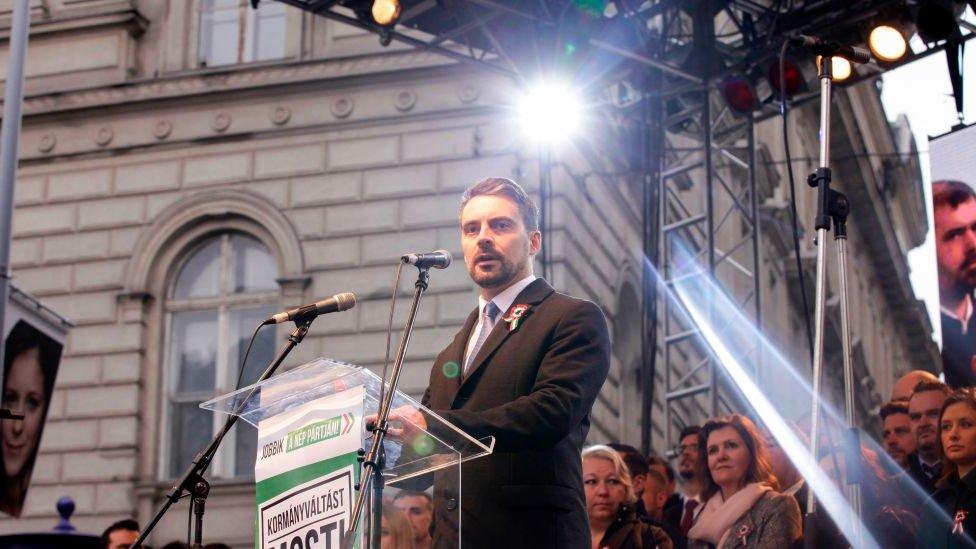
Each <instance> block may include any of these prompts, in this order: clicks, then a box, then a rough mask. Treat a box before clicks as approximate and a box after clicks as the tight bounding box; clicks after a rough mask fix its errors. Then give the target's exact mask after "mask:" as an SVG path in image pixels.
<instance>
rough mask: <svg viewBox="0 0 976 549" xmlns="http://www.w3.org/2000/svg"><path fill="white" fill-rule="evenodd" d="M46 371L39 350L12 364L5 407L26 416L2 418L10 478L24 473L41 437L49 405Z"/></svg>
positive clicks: (5, 462) (6, 469) (0, 426)
mask: <svg viewBox="0 0 976 549" xmlns="http://www.w3.org/2000/svg"><path fill="white" fill-rule="evenodd" d="M45 405H46V398H45V395H44V373H43V372H42V371H41V364H40V360H39V354H38V350H37V349H28V350H27V351H24V352H22V353H21V354H19V355H18V356H17V357H16V358H14V359H13V361H11V363H10V371H9V372H7V377H6V380H5V386H4V389H3V407H4V408H6V409H8V410H12V411H15V412H19V413H22V414H24V419H22V420H13V419H4V420H2V421H0V436H2V444H0V447H2V451H3V467H4V473H5V474H6V476H7V477H8V478H10V477H16V476H18V475H20V474H22V473H23V472H24V466H25V465H27V462H28V461H29V460H30V457H31V456H32V455H33V454H34V451H35V450H36V448H37V444H38V442H39V440H40V435H41V427H42V426H43V424H44V410H45V408H46V406H45Z"/></svg>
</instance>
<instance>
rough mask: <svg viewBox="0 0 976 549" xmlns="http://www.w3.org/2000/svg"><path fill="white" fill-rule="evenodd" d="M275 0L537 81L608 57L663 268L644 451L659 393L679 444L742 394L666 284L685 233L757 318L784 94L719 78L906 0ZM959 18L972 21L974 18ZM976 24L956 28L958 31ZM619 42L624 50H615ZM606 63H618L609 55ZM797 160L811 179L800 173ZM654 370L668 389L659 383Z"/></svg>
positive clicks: (752, 68)
mask: <svg viewBox="0 0 976 549" xmlns="http://www.w3.org/2000/svg"><path fill="white" fill-rule="evenodd" d="M278 1H279V2H282V3H285V4H288V5H291V6H295V7H298V8H300V9H302V10H305V11H307V12H310V13H314V14H316V15H319V16H322V17H326V18H328V19H332V20H335V21H339V22H342V23H346V24H349V25H353V26H356V27H359V28H361V29H365V30H368V31H371V32H374V33H376V34H377V35H378V36H379V38H380V40H381V42H382V43H389V42H391V41H397V42H402V43H406V44H408V45H411V46H413V47H415V48H419V49H423V50H426V51H431V52H436V53H439V54H442V55H444V56H446V57H448V58H450V59H453V60H456V61H460V62H463V63H471V64H474V65H476V66H479V67H482V68H485V69H488V70H491V71H494V72H496V73H500V74H503V75H507V76H510V77H512V78H514V79H516V80H517V81H519V82H521V83H526V82H529V81H531V80H532V77H533V76H535V75H536V73H537V72H538V71H539V68H540V67H546V69H547V70H551V69H554V68H555V69H563V70H569V71H575V72H576V73H580V72H584V73H585V71H587V70H588V69H592V68H593V67H594V65H599V66H600V68H601V69H602V70H601V74H604V76H603V81H602V82H601V83H600V85H599V86H597V87H598V88H600V90H601V93H603V94H604V96H605V97H606V96H607V95H611V96H614V97H613V98H611V99H610V100H605V101H603V102H602V104H603V108H604V109H606V112H605V113H604V114H606V116H605V119H606V120H609V121H611V125H613V126H615V128H616V129H614V130H612V133H613V135H616V136H618V137H620V138H621V139H625V140H629V141H631V142H629V143H623V144H622V146H621V147H618V149H620V150H626V151H627V152H625V153H618V154H619V155H620V156H621V158H616V159H611V162H609V164H612V165H616V166H618V167H621V166H622V167H621V175H625V176H626V177H624V179H627V180H628V181H630V183H632V184H634V185H635V186H637V187H639V189H640V190H639V192H640V194H641V195H642V196H643V220H642V223H643V225H644V226H643V228H642V229H643V231H642V232H643V240H644V253H645V255H646V257H647V258H648V259H650V261H651V263H652V264H653V265H655V267H656V271H657V273H653V272H650V271H648V270H646V271H648V272H645V281H644V288H643V289H644V292H643V304H642V306H643V318H644V325H643V327H642V328H643V329H642V333H643V334H645V337H644V338H643V346H644V348H643V349H642V353H641V354H642V357H643V360H642V366H641V371H640V374H641V375H640V377H639V379H640V383H641V385H642V387H641V394H642V396H643V401H644V406H643V417H642V426H641V429H642V437H641V438H642V440H641V445H642V449H643V450H645V451H647V450H649V449H650V447H651V435H652V417H651V413H652V409H653V408H654V407H653V406H652V403H654V402H655V401H656V402H657V403H658V404H659V405H660V407H661V408H663V413H664V415H665V418H664V425H659V427H661V428H662V429H663V432H662V434H663V436H664V437H665V439H666V440H665V447H667V448H673V447H674V445H675V443H676V442H677V441H676V440H675V435H676V434H677V432H678V431H679V430H680V428H681V427H682V426H684V425H687V424H692V423H698V422H700V421H702V420H703V419H705V418H707V417H709V416H712V415H715V414H716V413H720V412H722V411H725V410H729V409H741V406H740V405H739V403H737V402H736V398H737V397H736V395H735V394H734V392H733V391H732V390H731V388H730V387H724V386H723V385H724V384H723V383H722V381H721V377H720V376H719V375H718V371H717V370H716V368H715V365H714V363H713V361H712V360H710V358H709V357H710V355H709V352H708V350H707V348H706V346H705V345H704V342H703V341H702V340H701V338H700V337H699V335H698V333H697V332H696V331H695V329H694V328H693V326H691V325H690V323H688V322H687V321H685V320H684V318H683V315H682V314H681V313H680V311H678V310H676V304H675V303H674V302H673V301H671V300H669V299H666V298H664V296H665V295H666V292H663V291H662V290H663V289H664V288H665V287H671V286H672V285H673V284H674V282H675V281H676V280H678V279H679V278H680V277H682V276H689V274H688V272H687V271H683V270H682V265H679V264H678V262H677V261H676V254H675V250H676V247H677V246H679V245H681V246H685V247H687V249H689V250H690V251H691V253H692V255H694V256H695V257H696V258H697V259H698V260H699V263H700V264H701V265H705V266H707V273H708V274H710V275H712V276H714V278H715V279H716V280H717V281H718V282H719V284H720V285H721V286H722V287H723V288H724V291H725V292H726V293H727V295H728V296H729V297H730V299H732V300H733V301H734V302H736V303H738V304H739V305H740V307H741V309H742V310H743V311H744V312H745V313H746V314H747V315H748V316H749V317H750V318H751V319H752V320H754V321H755V322H756V323H757V324H759V323H760V321H761V315H760V311H761V303H762V301H761V297H762V296H761V295H760V282H759V277H758V273H759V265H760V257H759V256H760V247H759V244H760V242H759V238H760V227H759V216H758V204H757V202H758V197H757V187H756V175H757V173H756V143H755V138H754V128H755V124H756V123H757V122H758V121H760V120H762V119H764V118H768V117H770V116H775V115H776V114H777V113H778V106H777V104H776V101H775V97H770V96H767V97H765V98H761V99H762V101H761V103H760V104H758V105H756V108H755V110H754V111H753V112H752V113H748V114H743V113H740V112H736V111H733V110H731V109H730V108H729V107H728V106H727V103H726V102H725V100H723V97H722V93H721V87H722V83H723V82H724V81H725V80H726V78H727V77H729V76H730V75H742V74H750V73H755V72H756V71H759V70H763V71H765V70H766V69H768V67H769V64H770V63H773V62H774V60H775V58H776V54H777V53H778V51H779V47H780V45H781V43H782V41H783V37H784V36H786V35H789V34H794V33H804V34H810V35H815V36H820V37H824V38H831V39H836V40H845V41H849V42H853V43H856V42H859V41H862V38H863V36H862V35H861V34H859V33H863V27H864V26H865V25H866V24H867V23H868V22H869V20H870V19H871V18H874V17H878V16H881V15H884V14H886V13H888V11H886V10H891V9H893V7H898V6H903V5H906V2H904V1H896V0H864V1H859V2H853V3H852V2H850V1H849V0H807V1H804V0H766V1H762V0H648V1H638V0H634V1H616V2H604V1H599V0H575V1H570V0H535V1H517V0H404V1H402V2H401V4H402V12H401V14H400V16H399V19H398V21H397V23H396V24H395V26H392V27H382V26H380V25H377V24H376V23H374V22H372V21H371V19H370V16H369V15H368V11H369V5H370V2H369V1H364V0H278ZM252 3H253V4H257V3H258V2H257V1H256V0H252ZM960 26H961V28H962V29H966V30H968V31H973V28H972V26H971V25H969V24H968V23H965V22H961V23H960ZM858 36H862V38H858ZM972 36H973V33H972V32H969V33H967V34H966V35H965V36H961V35H960V38H961V40H960V42H961V41H965V40H967V39H968V38H970V37H972ZM945 47H946V42H945V41H944V42H941V43H938V44H932V45H930V46H929V47H928V50H927V51H924V52H915V53H912V54H910V55H909V56H908V57H907V58H905V59H904V60H902V61H900V62H897V63H890V64H887V65H884V66H880V65H877V64H872V65H867V66H864V67H862V68H861V69H860V70H861V72H860V74H859V75H857V76H856V77H854V78H852V79H851V80H850V81H849V83H854V82H857V81H859V80H863V79H867V78H874V77H876V76H878V75H879V74H881V73H882V72H884V71H885V70H887V69H889V68H892V67H895V66H898V65H900V64H904V63H907V62H910V61H911V60H914V59H917V58H919V57H922V56H925V55H929V54H931V53H935V52H938V51H941V50H942V49H944V48H945ZM610 58H612V59H613V60H614V62H613V63H607V62H606V61H607V59H610ZM587 59H589V61H587ZM595 59H596V60H595ZM601 63H602V64H601ZM608 65H609V66H612V67H613V68H611V69H609V70H607V69H606V66H608ZM816 94H817V90H816V89H813V90H811V91H807V92H805V93H799V94H797V95H795V96H794V97H793V99H792V102H793V103H794V104H798V103H801V102H805V101H807V100H809V99H812V98H815V97H816V96H817V95H816ZM767 95H768V94H767ZM601 152H602V151H601ZM797 175H798V180H799V181H801V182H802V181H803V176H804V175H805V174H797ZM801 221H803V220H801ZM658 275H660V277H661V278H660V279H658V278H657V276H658ZM690 276H700V275H697V274H692V275H690ZM659 280H663V283H662V284H663V285H659ZM809 283H810V284H812V281H810V282H809ZM757 344H758V342H757ZM760 360H761V359H760V358H759V357H758V350H756V354H754V355H753V356H752V358H749V357H747V358H746V360H745V362H746V363H747V364H749V365H751V366H753V367H754V368H755V369H756V372H755V373H756V374H757V375H758V376H759V377H760V379H761V371H760V370H761V365H760ZM655 380H657V381H658V382H659V383H662V385H661V386H662V387H663V394H655V393H654V384H655Z"/></svg>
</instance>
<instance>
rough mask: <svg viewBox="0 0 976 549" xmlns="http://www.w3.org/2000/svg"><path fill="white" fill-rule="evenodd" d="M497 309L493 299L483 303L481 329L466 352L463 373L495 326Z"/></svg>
mask: <svg viewBox="0 0 976 549" xmlns="http://www.w3.org/2000/svg"><path fill="white" fill-rule="evenodd" d="M498 313H499V309H498V305H495V302H494V301H489V302H488V304H487V305H485V314H484V320H483V322H482V323H481V331H480V332H478V340H477V341H475V342H474V347H472V348H471V352H470V353H469V354H468V359H467V360H466V361H465V362H464V374H465V375H467V373H468V369H470V368H471V365H472V364H474V357H476V356H478V351H480V350H481V346H482V345H484V344H485V340H486V339H488V334H490V333H491V329H492V328H494V327H495V317H497V316H498Z"/></svg>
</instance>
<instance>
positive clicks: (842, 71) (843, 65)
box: [817, 55, 854, 82]
mask: <svg viewBox="0 0 976 549" xmlns="http://www.w3.org/2000/svg"><path fill="white" fill-rule="evenodd" d="M822 61H823V57H820V56H819V55H818V56H817V66H818V67H819V66H820V63H821V62H822ZM853 72H854V69H853V68H852V67H851V62H850V61H848V60H847V59H844V58H843V57H831V58H830V76H831V79H832V80H833V81H834V82H843V81H844V80H847V79H848V78H850V77H851V74H852V73H853Z"/></svg>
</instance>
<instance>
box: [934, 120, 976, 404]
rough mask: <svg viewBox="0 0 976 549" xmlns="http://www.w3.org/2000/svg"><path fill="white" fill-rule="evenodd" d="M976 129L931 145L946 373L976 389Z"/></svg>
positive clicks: (955, 382) (960, 384)
mask: <svg viewBox="0 0 976 549" xmlns="http://www.w3.org/2000/svg"><path fill="white" fill-rule="evenodd" d="M973 150H976V127H973V126H970V127H967V128H963V129H959V130H956V131H953V132H951V133H949V134H946V135H944V136H941V137H938V138H935V139H932V140H931V141H930V142H929V151H930V161H931V164H932V218H933V221H934V226H933V227H932V229H933V236H934V239H935V256H936V263H937V267H938V280H939V306H940V307H939V308H940V309H941V314H940V318H941V323H942V369H943V372H944V374H945V380H946V383H948V384H949V385H951V386H953V387H964V386H972V385H976V314H974V313H976V190H974V186H973V185H974V184H976V158H974V156H976V155H973V154H972V151H973Z"/></svg>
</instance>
